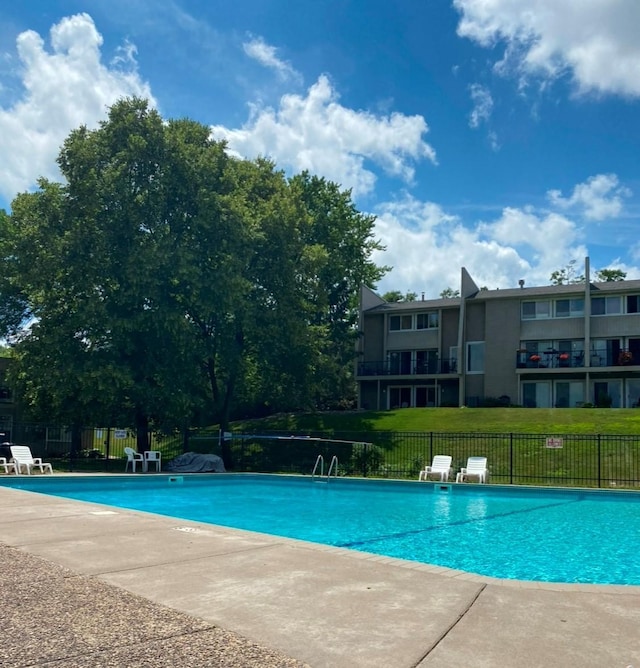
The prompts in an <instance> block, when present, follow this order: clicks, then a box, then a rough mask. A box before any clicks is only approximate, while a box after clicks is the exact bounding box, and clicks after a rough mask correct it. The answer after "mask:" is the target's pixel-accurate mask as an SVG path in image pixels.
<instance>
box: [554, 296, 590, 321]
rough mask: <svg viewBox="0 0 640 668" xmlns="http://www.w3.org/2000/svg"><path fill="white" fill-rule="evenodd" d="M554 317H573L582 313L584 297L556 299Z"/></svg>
mask: <svg viewBox="0 0 640 668" xmlns="http://www.w3.org/2000/svg"><path fill="white" fill-rule="evenodd" d="M555 307H556V314H555V315H556V318H575V317H577V316H581V315H584V299H557V300H556V303H555Z"/></svg>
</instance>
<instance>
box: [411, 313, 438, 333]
mask: <svg viewBox="0 0 640 668" xmlns="http://www.w3.org/2000/svg"><path fill="white" fill-rule="evenodd" d="M439 324H440V319H439V317H438V312H437V311H431V312H430V313H418V315H417V316H416V329H437V328H438V327H439Z"/></svg>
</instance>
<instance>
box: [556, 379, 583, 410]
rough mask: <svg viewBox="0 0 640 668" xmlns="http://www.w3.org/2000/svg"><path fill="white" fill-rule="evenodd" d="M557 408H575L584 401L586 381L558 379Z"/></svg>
mask: <svg viewBox="0 0 640 668" xmlns="http://www.w3.org/2000/svg"><path fill="white" fill-rule="evenodd" d="M555 391H556V408H575V407H576V406H581V405H582V404H583V403H584V383H582V382H581V381H571V382H569V381H558V382H557V383H556V384H555Z"/></svg>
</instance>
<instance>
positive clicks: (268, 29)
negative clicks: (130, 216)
mask: <svg viewBox="0 0 640 668" xmlns="http://www.w3.org/2000/svg"><path fill="white" fill-rule="evenodd" d="M637 26H640V2H638V1H637V0H590V1H589V2H586V1H585V0H580V1H578V0H528V1H527V2H526V3H524V2H523V3H514V2H512V0H437V1H435V0H434V1H431V2H419V1H418V0H411V1H410V0H404V1H402V0H399V1H398V2H394V3H389V2H381V1H379V0H351V1H350V0H325V1H323V2H317V1H314V2H311V1H309V0H299V1H298V2H297V3H291V2H290V1H287V2H284V1H281V0H268V1H267V0H236V2H233V3H231V2H222V1H220V0H218V1H216V2H212V1H205V0H202V1H199V0H171V1H165V0H154V1H153V2H152V1H151V0H126V1H125V0H86V1H85V2H80V1H76V0H42V1H37V0H30V2H28V3H18V2H15V3H3V6H2V8H1V9H0V154H1V155H2V158H3V159H2V161H0V207H4V208H7V209H8V208H9V207H10V202H11V200H12V199H13V197H14V196H15V194H16V193H17V192H20V191H23V190H28V189H31V188H33V187H34V183H35V180H36V178H37V177H38V176H40V175H44V176H47V177H50V178H59V174H58V173H57V171H56V165H55V157H56V155H57V152H58V149H59V146H60V144H61V142H62V141H63V140H64V138H65V137H66V135H67V134H68V132H69V131H70V130H71V129H72V128H74V127H77V126H78V125H80V124H82V123H84V124H87V125H89V126H95V124H96V123H97V122H98V121H99V120H101V119H102V118H104V115H105V111H106V109H107V107H108V106H109V105H110V104H112V103H113V102H114V101H115V100H116V99H118V98H119V97H123V96H126V95H142V96H146V97H149V98H150V99H151V100H152V101H153V104H154V105H155V106H157V108H158V109H159V110H160V112H161V113H162V114H163V116H165V117H168V118H169V117H171V118H174V117H182V116H187V117H190V118H193V119H195V120H197V121H199V122H201V123H204V124H206V125H208V126H210V127H211V129H212V133H213V135H214V136H215V137H218V138H224V139H226V140H227V142H228V145H229V150H230V151H232V152H233V153H235V154H237V155H241V156H246V157H249V158H253V157H256V156H257V155H268V156H270V157H271V158H272V159H273V160H275V162H276V163H277V164H278V166H280V167H281V168H282V169H283V170H285V171H286V172H287V173H290V174H292V173H295V172H297V171H300V170H302V169H305V168H306V169H309V170H310V171H312V172H315V173H318V174H321V175H323V176H326V177H327V178H330V179H332V180H334V181H337V182H338V183H341V184H342V185H343V186H344V187H345V188H351V189H352V191H353V197H354V199H355V201H356V204H357V206H358V207H359V209H360V210H362V211H365V212H367V213H373V214H375V215H376V216H377V222H376V235H377V236H378V238H380V240H381V241H382V242H383V243H384V244H385V246H386V248H387V250H386V251H385V253H384V254H381V255H380V256H378V257H376V260H377V261H379V262H380V263H384V264H388V265H392V266H393V269H392V271H391V272H390V273H389V274H388V275H387V276H386V277H385V278H384V279H383V281H381V283H380V285H379V288H380V289H381V290H383V291H384V290H390V289H399V290H403V291H405V290H412V291H415V292H417V293H421V292H424V293H425V295H426V296H428V297H435V296H437V295H438V294H439V292H440V291H441V290H442V289H444V288H446V287H448V286H451V287H458V284H459V277H460V267H461V266H465V267H466V268H467V269H468V270H469V272H470V273H471V275H472V276H473V277H474V278H475V279H476V281H477V282H478V284H479V285H486V286H487V287H489V288H505V287H516V286H517V284H518V279H520V278H524V279H525V281H526V284H527V285H544V284H547V283H548V282H549V276H550V274H551V272H552V271H553V270H555V269H559V268H561V267H564V266H565V265H566V264H567V263H568V262H570V261H571V260H575V261H576V263H577V264H578V265H581V264H582V262H583V259H584V257H585V256H587V255H588V256H589V257H590V258H591V266H592V269H594V270H595V269H600V268H605V267H617V268H620V269H623V270H624V271H627V273H628V277H629V278H640V240H639V239H638V237H639V235H638V229H639V226H640V174H639V172H638V163H639V161H638V156H639V155H640V124H639V123H638V120H639V119H640V41H639V40H638V39H637Z"/></svg>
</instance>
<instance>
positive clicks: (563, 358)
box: [558, 353, 569, 360]
mask: <svg viewBox="0 0 640 668" xmlns="http://www.w3.org/2000/svg"><path fill="white" fill-rule="evenodd" d="M558 357H559V358H560V359H561V360H568V359H569V353H560V355H558Z"/></svg>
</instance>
